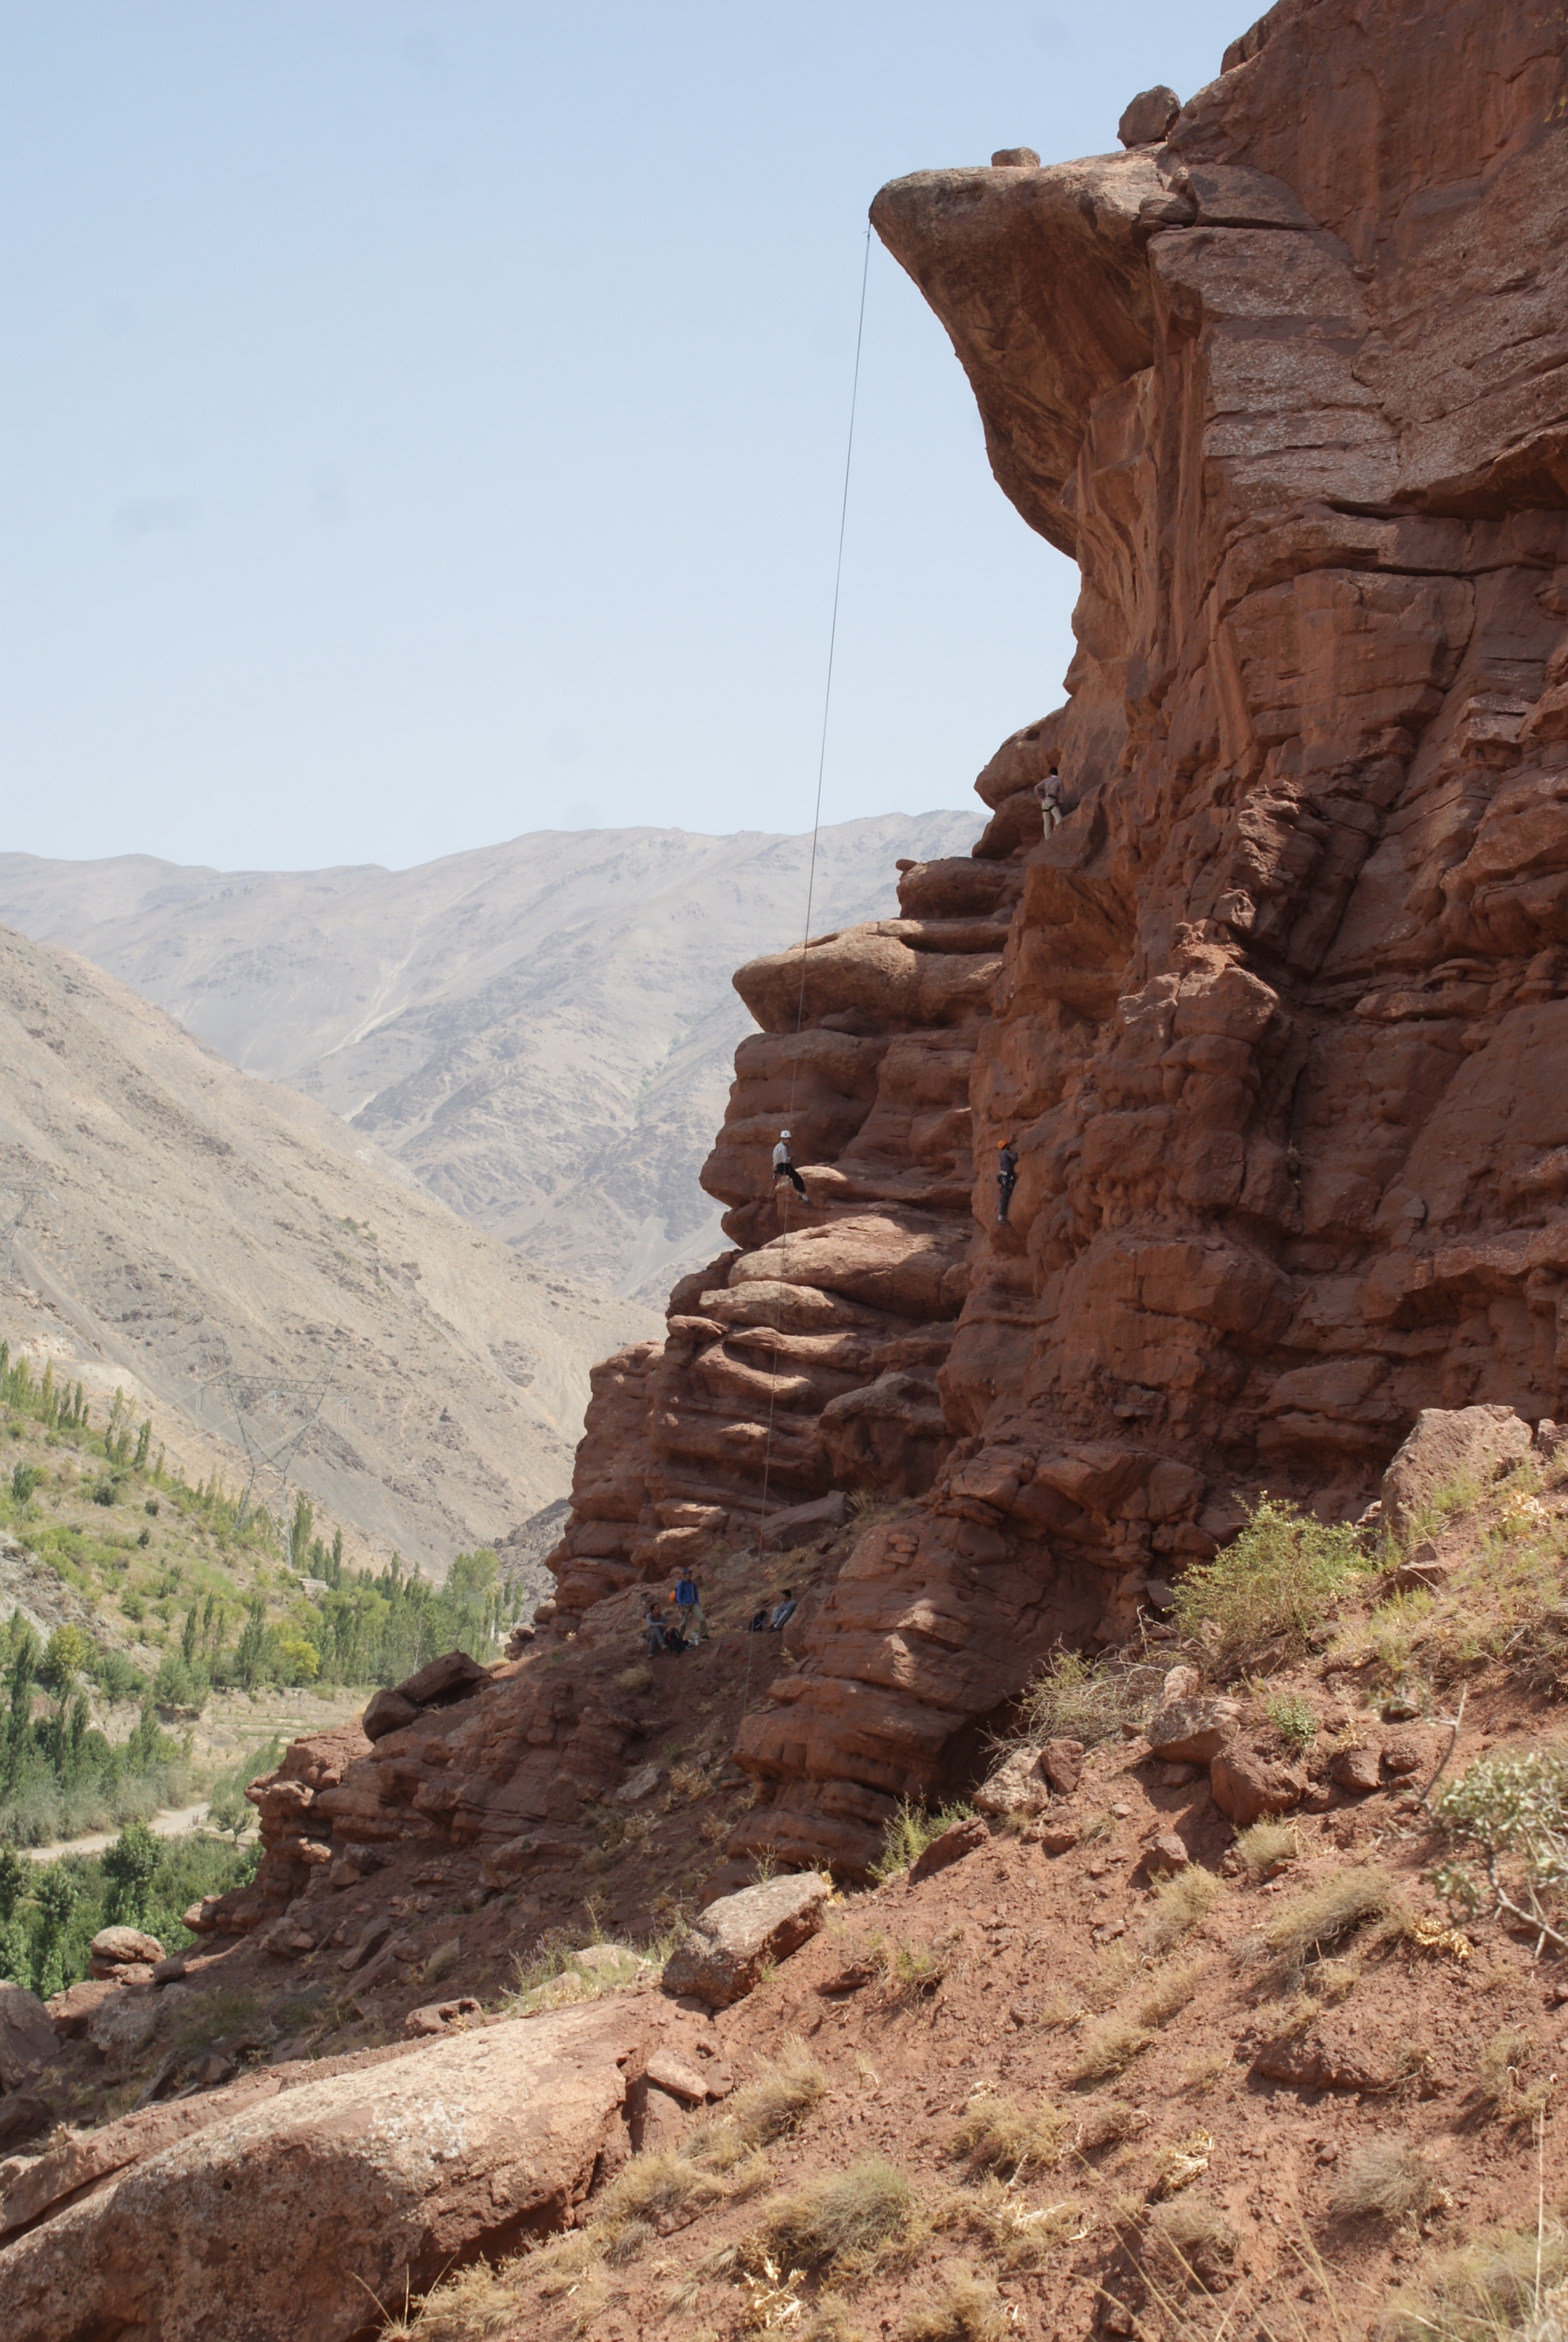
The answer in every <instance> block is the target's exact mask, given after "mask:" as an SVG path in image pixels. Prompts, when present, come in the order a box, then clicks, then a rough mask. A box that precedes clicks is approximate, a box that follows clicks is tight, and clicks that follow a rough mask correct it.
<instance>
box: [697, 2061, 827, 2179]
mask: <svg viewBox="0 0 1568 2342" xmlns="http://www.w3.org/2000/svg"><path fill="white" fill-rule="evenodd" d="M826 2088H827V2076H826V2075H825V2074H824V2072H823V2070H822V2067H820V2066H819V2065H818V2064H817V2062H816V2059H815V2058H814V2057H813V2056H812V2054H811V2052H810V2050H809V2049H808V2048H807V2047H806V2046H805V2044H804V2041H802V2040H800V2039H798V2038H794V2039H791V2040H788V2041H786V2042H785V2043H784V2047H783V2048H782V2049H781V2050H780V2052H779V2054H778V2056H777V2057H775V2058H774V2061H773V2063H772V2065H770V2066H764V2067H763V2069H762V2071H761V2072H760V2073H759V2074H757V2075H755V2076H754V2077H753V2079H752V2080H751V2081H749V2082H747V2083H746V2084H745V2086H744V2088H742V2089H739V2090H737V2091H736V2092H735V2094H734V2097H733V2098H732V2099H731V2100H730V2102H729V2105H728V2107H726V2109H725V2112H724V2120H723V2121H722V2122H714V2123H704V2124H703V2125H702V2126H701V2127H699V2128H698V2129H696V2130H694V2132H693V2133H692V2135H691V2137H690V2138H689V2139H688V2140H687V2141H686V2146H685V2152H686V2154H687V2155H688V2156H690V2157H692V2158H693V2159H694V2161H697V2162H700V2163H705V2164H708V2165H710V2166H712V2167H714V2169H717V2170H722V2171H726V2170H730V2169H731V2168H732V2167H734V2166H736V2165H738V2164H740V2163H741V2161H742V2160H743V2158H744V2157H745V2156H747V2155H748V2154H751V2153H753V2152H754V2150H755V2149H757V2148H759V2147H767V2146H769V2145H771V2143H772V2142H773V2141H774V2139H775V2138H784V2137H786V2136H787V2135H788V2133H790V2132H791V2131H794V2130H798V2129H799V2128H800V2126H801V2125H802V2123H803V2122H804V2120H805V2118H806V2117H807V2116H808V2115H809V2114H810V2113H811V2111H812V2109H813V2107H814V2106H815V2105H816V2104H817V2102H818V2100H819V2099H820V2098H821V2097H822V2096H823V2094H824V2091H825V2090H826Z"/></svg>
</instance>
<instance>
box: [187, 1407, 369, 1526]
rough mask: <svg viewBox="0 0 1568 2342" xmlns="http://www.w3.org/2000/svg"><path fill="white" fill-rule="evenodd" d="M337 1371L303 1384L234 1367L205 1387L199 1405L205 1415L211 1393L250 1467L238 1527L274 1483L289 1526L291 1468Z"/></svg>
mask: <svg viewBox="0 0 1568 2342" xmlns="http://www.w3.org/2000/svg"><path fill="white" fill-rule="evenodd" d="M335 1372H336V1368H335V1366H327V1367H325V1368H324V1369H323V1371H322V1372H321V1373H320V1374H319V1375H311V1376H306V1377H305V1378H303V1379H300V1378H291V1377H290V1376H285V1375H242V1374H238V1373H235V1371H234V1370H233V1369H232V1368H230V1369H225V1372H224V1373H222V1374H220V1375H217V1376H214V1378H213V1379H212V1381H211V1382H210V1383H207V1382H204V1383H203V1384H202V1386H201V1391H200V1396H199V1400H198V1404H199V1406H200V1408H201V1411H202V1413H203V1414H204V1415H205V1412H206V1405H207V1393H208V1391H209V1390H210V1391H212V1392H213V1393H214V1395H215V1397H216V1398H217V1400H218V1402H219V1405H220V1406H221V1407H222V1409H223V1412H224V1413H225V1415H226V1416H228V1417H229V1419H230V1421H231V1422H232V1423H233V1425H234V1427H235V1438H236V1440H237V1441H238V1444H239V1446H240V1448H241V1450H242V1451H243V1453H244V1456H245V1464H246V1466H247V1477H246V1480H245V1493H244V1494H243V1496H241V1498H240V1508H239V1512H238V1514H237V1515H236V1516H235V1530H236V1531H238V1530H240V1529H242V1528H244V1526H245V1516H246V1514H247V1513H248V1512H249V1511H250V1506H251V1498H252V1496H254V1495H255V1492H256V1486H257V1483H258V1482H260V1484H261V1486H262V1487H263V1489H264V1490H267V1489H270V1488H271V1487H272V1486H273V1483H274V1482H276V1485H277V1495H278V1514H279V1518H280V1519H281V1520H282V1521H283V1522H284V1524H285V1528H286V1526H287V1521H288V1473H289V1466H290V1465H291V1464H292V1463H293V1462H294V1459H295V1456H297V1455H298V1453H299V1450H300V1447H301V1446H302V1445H303V1443H304V1440H305V1434H306V1433H307V1432H308V1431H309V1430H310V1429H311V1427H312V1426H313V1425H314V1424H315V1421H316V1418H317V1416H319V1415H320V1413H321V1410H322V1405H323V1402H324V1401H325V1397H326V1394H327V1391H328V1389H329V1387H330V1386H331V1383H332V1378H333V1376H334V1374H335Z"/></svg>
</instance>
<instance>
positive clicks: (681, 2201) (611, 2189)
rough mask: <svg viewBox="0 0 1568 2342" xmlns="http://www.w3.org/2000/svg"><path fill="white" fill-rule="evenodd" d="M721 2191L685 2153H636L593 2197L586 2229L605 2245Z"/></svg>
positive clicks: (717, 2194)
mask: <svg viewBox="0 0 1568 2342" xmlns="http://www.w3.org/2000/svg"><path fill="white" fill-rule="evenodd" d="M723 2192H724V2191H723V2190H722V2189H721V2188H720V2187H719V2185H718V2182H717V2181H716V2180H715V2179H714V2178H712V2177H710V2176H709V2174H708V2173H706V2172H705V2171H704V2170H702V2169H701V2168H700V2167H698V2166H697V2165H696V2164H694V2163H693V2162H690V2161H689V2160H688V2159H687V2158H686V2157H684V2155H634V2156H633V2157H632V2159H631V2161H630V2162H629V2163H624V2164H623V2165H622V2167H621V2168H620V2170H619V2171H617V2172H616V2174H615V2177H614V2179H612V2180H611V2181H610V2183H609V2185H608V2186H607V2187H604V2188H602V2189H601V2190H600V2192H599V2195H598V2196H597V2197H595V2198H594V2217H593V2218H592V2219H591V2220H590V2222H589V2223H588V2227H587V2230H586V2233H587V2234H588V2235H589V2236H592V2237H596V2238H597V2239H598V2241H599V2243H600V2244H601V2246H607V2245H610V2244H613V2243H614V2242H616V2241H617V2240H618V2239H619V2238H620V2237H621V2236H622V2234H623V2231H624V2230H625V2229H626V2228H627V2227H631V2226H633V2225H634V2224H635V2225H637V2226H640V2227H644V2228H646V2229H648V2230H652V2229H654V2228H656V2227H657V2226H658V2224H659V2222H660V2221H661V2220H664V2219H669V2218H670V2217H673V2216H674V2214H676V2213H679V2212H684V2211H685V2210H686V2209H687V2208H688V2207H690V2206H691V2205H692V2204H693V2203H694V2202H702V2201H704V2200H706V2201H711V2200H712V2199H713V2198H714V2197H717V2196H719V2195H720V2194H722V2193H723ZM623 2257H624V2256H623Z"/></svg>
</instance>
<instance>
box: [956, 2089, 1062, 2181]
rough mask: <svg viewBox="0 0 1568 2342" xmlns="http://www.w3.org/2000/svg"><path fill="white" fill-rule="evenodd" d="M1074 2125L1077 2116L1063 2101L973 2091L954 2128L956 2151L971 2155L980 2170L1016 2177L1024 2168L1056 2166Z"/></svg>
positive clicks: (1038, 2169) (1046, 2169)
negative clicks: (1022, 2101)
mask: <svg viewBox="0 0 1568 2342" xmlns="http://www.w3.org/2000/svg"><path fill="white" fill-rule="evenodd" d="M1072 2130H1073V2117H1072V2116H1071V2115H1068V2114H1064V2113H1063V2111H1062V2109H1061V2107H1054V2106H1050V2105H1048V2104H1046V2103H1044V2102H1042V2104H1041V2105H1039V2106H1038V2107H1021V2106H1019V2105H1017V2103H1016V2102H1015V2101H1014V2099H1012V2098H994V2097H973V2098H971V2099H970V2101H969V2103H968V2105H967V2106H966V2107H964V2119H963V2121H962V2122H961V2123H960V2124H959V2126H958V2128H957V2130H956V2131H955V2132H954V2139H953V2151H954V2154H955V2155H963V2156H967V2157H968V2159H969V2161H970V2164H971V2165H972V2166H973V2167H974V2169H975V2170H976V2171H1000V2172H1003V2173H1004V2174H1005V2175H1006V2176H1007V2177H1009V2178H1012V2179H1015V2178H1017V2177H1019V2176H1020V2175H1021V2174H1022V2173H1024V2172H1029V2171H1054V2170H1055V2168H1056V2166H1057V2165H1058V2164H1059V2163H1060V2162H1061V2160H1062V2157H1063V2156H1064V2154H1065V2152H1066V2149H1067V2143H1068V2140H1069V2138H1070V2137H1071V2135H1072Z"/></svg>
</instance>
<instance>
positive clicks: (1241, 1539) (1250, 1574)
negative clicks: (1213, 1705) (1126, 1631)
mask: <svg viewBox="0 0 1568 2342" xmlns="http://www.w3.org/2000/svg"><path fill="white" fill-rule="evenodd" d="M1372 1567H1373V1563H1372V1562H1371V1560H1370V1558H1369V1556H1367V1554H1366V1553H1365V1552H1364V1550H1363V1546H1362V1541H1361V1538H1360V1536H1358V1534H1357V1532H1356V1531H1355V1530H1354V1529H1353V1528H1346V1527H1333V1528H1330V1527H1325V1526H1324V1525H1323V1522H1322V1521H1318V1520H1314V1519H1313V1516H1312V1515H1311V1514H1310V1513H1303V1512H1302V1511H1301V1510H1300V1508H1299V1506H1295V1505H1293V1504H1289V1503H1287V1502H1284V1501H1283V1500H1282V1499H1280V1498H1278V1497H1274V1496H1264V1497H1263V1499H1262V1500H1261V1501H1260V1502H1259V1503H1258V1504H1257V1505H1256V1506H1254V1507H1253V1511H1252V1513H1251V1515H1250V1516H1249V1517H1248V1520H1247V1523H1246V1526H1245V1527H1244V1528H1243V1530H1242V1533H1241V1535H1240V1536H1238V1537H1237V1538H1236V1540H1235V1542H1234V1544H1233V1545H1228V1546H1225V1548H1224V1549H1223V1552H1221V1553H1218V1554H1216V1555H1215V1556H1214V1558H1213V1561H1211V1562H1208V1563H1205V1564H1204V1565H1203V1566H1202V1567H1201V1568H1198V1569H1189V1570H1188V1571H1187V1572H1186V1574H1185V1575H1184V1576H1183V1579H1182V1582H1181V1584H1180V1585H1179V1586H1178V1587H1177V1588H1176V1601H1175V1618H1176V1624H1177V1626H1179V1627H1180V1629H1181V1631H1182V1633H1183V1635H1193V1636H1197V1637H1198V1638H1199V1639H1200V1640H1202V1641H1203V1642H1204V1643H1206V1644H1207V1645H1208V1646H1210V1648H1211V1649H1212V1650H1213V1652H1214V1654H1215V1656H1216V1657H1217V1658H1218V1659H1219V1660H1220V1662H1221V1663H1222V1665H1223V1666H1224V1667H1225V1668H1226V1669H1227V1670H1228V1671H1231V1672H1233V1671H1234V1670H1235V1669H1236V1668H1237V1667H1238V1666H1240V1665H1241V1664H1242V1662H1243V1660H1244V1659H1245V1658H1247V1657H1249V1656H1252V1655H1253V1654H1254V1653H1258V1652H1261V1651H1263V1649H1264V1647H1265V1646H1273V1650H1274V1651H1275V1652H1277V1654H1278V1655H1279V1656H1293V1655H1295V1654H1296V1653H1298V1652H1300V1651H1301V1650H1303V1649H1304V1648H1305V1646H1306V1640H1307V1636H1309V1635H1310V1633H1311V1632H1312V1629H1313V1627H1314V1626H1318V1625H1319V1624H1321V1622H1322V1620H1323V1617H1324V1616H1325V1615H1326V1614H1327V1612H1328V1611H1329V1610H1330V1609H1331V1608H1332V1607H1333V1604H1334V1603H1335V1601H1337V1600H1338V1598H1339V1596H1341V1595H1342V1594H1343V1593H1344V1592H1346V1591H1347V1590H1348V1589H1349V1588H1350V1587H1352V1586H1354V1585H1355V1583H1356V1582H1357V1580H1358V1579H1360V1578H1363V1577H1364V1576H1366V1575H1367V1574H1368V1572H1369V1571H1370V1570H1371V1568H1372Z"/></svg>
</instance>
